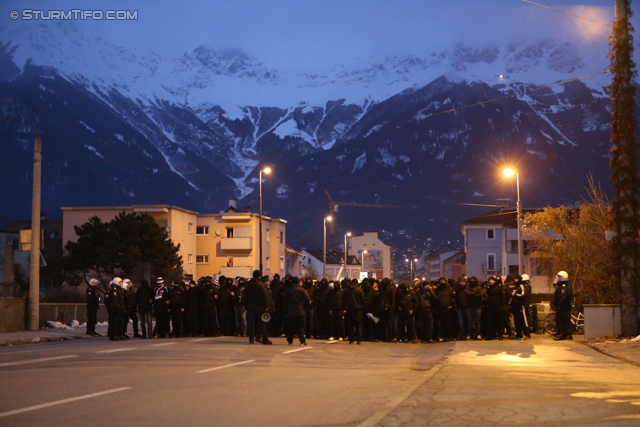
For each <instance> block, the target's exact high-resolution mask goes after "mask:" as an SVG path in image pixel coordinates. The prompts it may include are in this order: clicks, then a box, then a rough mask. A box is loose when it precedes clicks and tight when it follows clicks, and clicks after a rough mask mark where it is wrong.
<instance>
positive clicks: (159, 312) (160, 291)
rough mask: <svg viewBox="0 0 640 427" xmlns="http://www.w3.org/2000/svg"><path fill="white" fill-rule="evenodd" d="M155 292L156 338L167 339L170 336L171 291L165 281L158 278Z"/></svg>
mask: <svg viewBox="0 0 640 427" xmlns="http://www.w3.org/2000/svg"><path fill="white" fill-rule="evenodd" d="M156 282H157V284H158V286H156V288H155V289H154V292H153V295H154V297H153V311H154V314H155V316H156V329H155V332H154V334H153V336H154V337H158V338H166V336H167V335H168V334H169V290H168V289H167V288H166V287H165V285H164V279H163V278H162V277H158V279H157V281H156Z"/></svg>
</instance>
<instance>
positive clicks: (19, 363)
mask: <svg viewBox="0 0 640 427" xmlns="http://www.w3.org/2000/svg"><path fill="white" fill-rule="evenodd" d="M72 357H80V356H78V355H73V356H72V355H69V356H58V357H44V358H42V359H30V360H20V361H18V362H5V363H0V367H2V366H16V365H26V364H28V363H38V362H48V361H50V360H61V359H70V358H72Z"/></svg>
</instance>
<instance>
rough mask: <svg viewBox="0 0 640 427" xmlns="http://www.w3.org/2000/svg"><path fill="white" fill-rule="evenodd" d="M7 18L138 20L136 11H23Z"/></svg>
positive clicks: (26, 19)
mask: <svg viewBox="0 0 640 427" xmlns="http://www.w3.org/2000/svg"><path fill="white" fill-rule="evenodd" d="M9 17H10V18H11V19H13V20H16V19H22V20H23V21H32V20H35V21H40V20H41V21H50V20H60V21H74V20H77V21H87V20H94V21H135V20H137V19H138V11H137V10H84V9H70V10H33V9H23V10H22V12H18V11H17V10H13V11H11V12H10V13H9Z"/></svg>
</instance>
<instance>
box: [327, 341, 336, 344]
mask: <svg viewBox="0 0 640 427" xmlns="http://www.w3.org/2000/svg"><path fill="white" fill-rule="evenodd" d="M337 342H339V341H325V342H324V343H325V344H335V343H337Z"/></svg>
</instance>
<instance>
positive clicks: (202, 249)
mask: <svg viewBox="0 0 640 427" xmlns="http://www.w3.org/2000/svg"><path fill="white" fill-rule="evenodd" d="M62 212H63V232H62V241H63V245H64V244H66V243H67V242H68V241H75V240H76V239H77V236H76V234H75V231H74V228H73V227H74V226H76V225H81V224H83V223H85V222H87V221H88V220H89V218H91V217H93V216H97V217H99V218H100V219H101V220H102V221H103V222H108V221H111V220H112V219H113V218H114V217H115V216H116V215H118V214H119V213H120V212H126V213H140V214H142V213H146V214H149V215H151V216H152V217H153V218H154V219H155V221H156V223H157V224H158V225H160V226H161V227H164V228H165V229H166V230H167V233H168V235H169V238H170V239H171V240H172V241H173V243H174V244H180V250H179V255H180V256H181V257H182V266H183V269H184V273H185V274H189V275H192V276H193V277H195V278H198V277H202V276H220V275H224V276H227V277H236V276H242V277H251V273H252V271H253V270H257V269H259V267H260V256H259V253H260V250H259V248H260V241H259V236H260V228H259V224H260V215H259V214H257V213H253V212H249V211H238V210H237V209H236V205H235V200H233V199H232V200H231V201H230V207H229V208H228V209H227V210H226V211H225V212H221V213H218V214H200V213H198V212H194V211H191V210H188V209H183V208H179V207H176V206H169V205H138V206H110V207H64V208H62ZM286 224H287V222H286V221H285V220H283V219H275V218H270V217H267V216H264V215H263V217H262V258H263V260H262V264H263V269H262V270H263V271H262V273H263V274H265V275H267V274H268V275H270V276H273V275H274V274H276V273H278V274H280V275H281V276H283V275H284V274H285V256H286V255H285V247H286Z"/></svg>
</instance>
